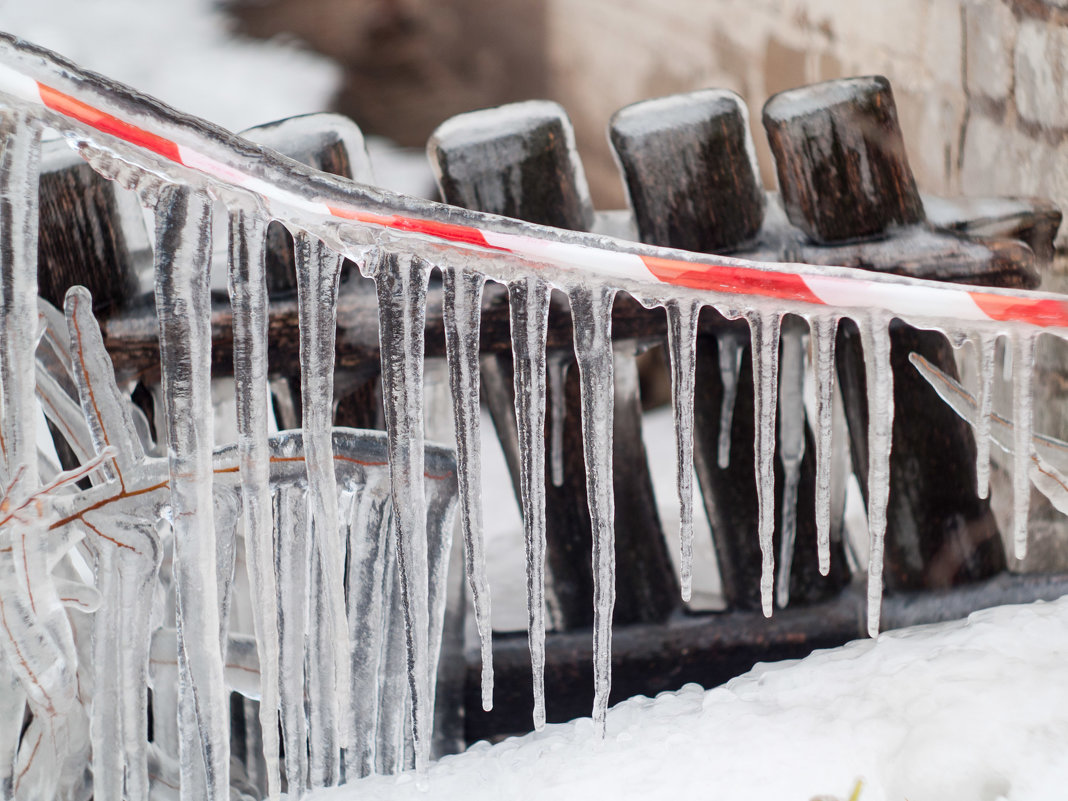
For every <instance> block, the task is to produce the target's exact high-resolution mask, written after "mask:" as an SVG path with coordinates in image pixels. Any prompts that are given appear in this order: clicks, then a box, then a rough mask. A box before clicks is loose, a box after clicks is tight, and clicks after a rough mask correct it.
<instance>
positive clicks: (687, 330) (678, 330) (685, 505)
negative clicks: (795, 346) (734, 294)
mask: <svg viewBox="0 0 1068 801" xmlns="http://www.w3.org/2000/svg"><path fill="white" fill-rule="evenodd" d="M700 312H701V304H700V302H698V301H689V302H680V301H672V302H671V303H669V304H668V306H667V319H668V330H667V335H668V353H669V357H670V361H671V408H672V413H673V415H674V417H675V452H676V459H675V470H676V476H677V481H676V486H677V487H678V493H679V552H680V554H681V559H680V560H679V561H680V573H681V576H680V582H679V583H680V585H681V587H682V600H683V601H689V600H690V594H691V591H692V589H693V394H694V381H695V373H696V370H697V350H696V344H697V322H698V317H699V316H700ZM732 406H733V404H732ZM728 430H729V426H728ZM727 445H728V447H729V446H730V437H729V435H728V437H727Z"/></svg>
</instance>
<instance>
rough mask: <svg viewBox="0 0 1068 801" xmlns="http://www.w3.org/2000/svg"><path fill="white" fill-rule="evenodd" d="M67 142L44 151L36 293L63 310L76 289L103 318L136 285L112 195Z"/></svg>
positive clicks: (108, 185)
mask: <svg viewBox="0 0 1068 801" xmlns="http://www.w3.org/2000/svg"><path fill="white" fill-rule="evenodd" d="M116 191H119V189H118V186H117V185H116V184H115V183H114V182H112V181H109V180H107V179H106V178H103V177H101V176H100V175H98V174H97V173H96V172H95V171H94V170H93V168H92V167H90V166H89V165H88V164H86V163H85V161H83V160H82V158H81V157H80V156H79V155H78V154H77V153H75V152H74V151H73V150H71V147H70V145H69V144H67V142H66V140H56V141H52V142H47V143H45V144H44V145H43V147H42V154H41V177H40V198H41V200H40V222H39V224H38V245H37V254H38V257H37V258H38V262H37V285H38V291H39V293H40V295H41V297H43V298H44V299H45V300H47V301H48V302H49V303H51V304H52V305H53V306H55V307H57V308H59V309H62V308H63V298H64V296H65V295H66V294H67V290H68V289H70V288H71V287H72V286H74V285H75V284H80V285H81V286H84V287H86V288H87V289H88V290H89V291H90V292H91V293H92V295H93V312H94V313H95V314H98V315H101V316H104V315H106V314H107V313H109V312H112V311H114V310H115V309H116V308H118V307H120V306H122V305H123V304H124V303H126V302H127V301H128V300H130V299H131V298H132V297H133V296H134V295H135V294H136V292H137V289H138V280H137V275H136V272H135V270H134V266H133V263H132V260H131V258H130V253H129V251H128V250H127V247H126V237H125V236H124V233H123V229H122V221H121V219H120V216H119V207H118V203H117V202H116V198H115V192H116Z"/></svg>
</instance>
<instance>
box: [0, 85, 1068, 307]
mask: <svg viewBox="0 0 1068 801" xmlns="http://www.w3.org/2000/svg"><path fill="white" fill-rule="evenodd" d="M0 93H3V94H7V95H9V96H13V97H15V98H18V99H20V100H23V101H28V102H31V103H35V104H39V105H42V106H44V107H46V108H48V109H50V110H51V111H53V112H56V113H58V114H62V115H64V116H66V117H69V118H70V119H73V120H77V121H78V122H80V123H82V124H83V125H87V126H89V127H90V128H92V129H94V130H96V131H99V132H101V133H104V134H107V135H109V136H114V137H116V138H117V139H120V140H122V141H124V142H126V143H127V144H130V145H133V146H135V147H139V148H143V149H145V150H148V151H150V152H152V153H154V154H155V155H157V156H159V157H162V158H164V159H167V160H169V161H172V162H174V163H177V164H181V165H183V166H185V167H188V168H190V169H194V170H197V171H200V172H202V173H204V174H206V175H208V176H210V177H211V178H213V179H215V180H218V181H222V182H224V183H227V184H230V185H233V186H238V187H241V188H243V189H247V190H249V191H252V192H255V193H257V194H259V195H261V196H262V197H264V198H266V199H267V200H268V202H271V201H274V202H279V203H282V204H284V205H285V206H288V207H291V208H294V207H295V208H298V209H304V210H307V211H309V212H312V213H314V214H316V215H320V216H328V217H334V218H337V219H343V220H351V221H354V222H359V223H362V224H365V225H377V226H382V227H385V228H389V229H393V230H396V231H406V232H411V233H415V234H420V235H422V236H427V237H431V238H433V239H437V240H440V241H444V242H450V243H455V244H458V245H467V246H472V245H473V246H476V247H480V248H486V249H491V250H499V251H504V252H508V253H512V254H514V255H516V256H520V257H524V258H528V259H532V260H534V261H537V262H542V263H545V262H548V263H552V264H556V265H559V266H561V267H564V268H569V269H582V270H585V271H588V272H589V273H590V274H595V275H598V276H602V277H605V278H614V279H620V280H625V281H640V282H649V281H655V282H659V283H663V284H669V285H674V286H680V287H687V288H690V289H698V290H709V291H713V292H718V293H728V294H740V295H752V296H757V297H768V298H778V299H783V300H792V301H799V302H802V303H809V304H814V305H828V306H840V307H846V308H878V309H884V310H886V311H889V312H891V313H899V314H905V315H917V316H922V317H936V318H942V319H955V320H964V321H991V320H992V321H999V322H1017V323H1025V324H1029V325H1033V326H1038V327H1042V328H1050V327H1053V328H1068V299H1060V298H1051V297H1048V296H1046V297H1042V296H1037V295H1035V294H1034V293H1029V292H1027V291H1023V290H1020V291H1013V292H1007V291H1001V292H983V291H980V290H975V289H970V288H968V287H964V286H961V285H959V284H937V285H935V284H931V283H929V282H925V283H916V282H912V281H901V282H891V281H888V280H878V281H872V280H868V279H865V278H864V277H863V276H862V275H860V274H858V273H859V271H854V272H853V273H852V274H845V273H843V274H838V275H813V274H810V273H800V272H793V271H791V270H789V269H784V267H785V265H781V264H776V265H769V264H763V263H757V262H750V263H749V265H748V266H747V265H746V264H745V263H741V262H739V261H734V262H733V263H730V264H726V263H722V262H716V261H710V260H707V259H700V260H697V261H688V260H683V259H673V258H667V257H662V256H654V255H645V254H639V253H628V252H623V251H614V250H608V249H603V248H591V247H587V246H584V245H579V244H574V243H570V242H560V241H556V240H552V239H548V238H539V237H536V236H529V235H523V234H511V233H506V232H501V231H491V230H483V229H480V228H477V227H474V226H470V225H462V224H457V223H446V222H440V221H435V220H427V219H420V218H417V217H408V216H404V215H400V214H380V213H374V212H368V211H366V210H360V209H356V208H351V207H346V206H339V205H332V204H328V203H327V202H320V201H317V200H315V199H314V198H309V197H306V196H304V195H301V194H298V193H295V192H290V191H287V190H285V189H283V188H281V187H279V186H277V185H275V184H273V183H271V182H270V181H266V180H264V179H262V178H258V177H256V176H253V175H250V174H248V173H246V172H244V171H242V170H240V169H238V168H236V167H234V166H232V165H228V164H224V163H222V162H220V161H218V160H216V159H213V158H211V157H209V156H207V155H205V154H203V153H201V152H200V151H199V150H197V149H196V148H191V147H189V146H188V145H183V144H179V143H177V142H175V141H172V140H170V139H167V138H166V137H163V136H160V135H158V134H155V133H153V132H151V131H148V130H146V129H144V128H142V127H140V126H138V125H135V124H133V123H130V122H128V121H126V120H123V119H120V118H119V117H117V116H115V115H113V114H110V113H108V112H105V111H102V110H100V109H97V108H95V107H93V106H91V105H89V104H88V103H85V102H83V101H81V100H78V99H77V98H75V97H72V96H70V95H67V94H64V93H63V92H60V91H58V90H56V89H54V88H52V87H50V86H46V85H45V84H43V83H41V82H39V81H37V80H35V79H33V78H31V77H28V76H26V75H23V74H22V73H20V72H18V71H17V70H15V69H13V68H11V67H10V66H7V65H4V64H0ZM334 202H335V203H336V201H334Z"/></svg>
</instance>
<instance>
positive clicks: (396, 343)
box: [373, 253, 433, 776]
mask: <svg viewBox="0 0 1068 801" xmlns="http://www.w3.org/2000/svg"><path fill="white" fill-rule="evenodd" d="M373 272H374V279H375V283H376V285H377V287H378V330H379V341H380V348H381V354H382V399H383V406H384V408H385V412H386V431H387V435H388V439H389V468H390V479H391V486H392V495H393V514H394V516H395V519H396V524H397V532H398V551H397V553H398V557H399V566H400V579H401V580H400V591H401V598H402V601H403V608H404V620H405V631H406V638H407V644H408V683H409V686H410V688H411V694H412V733H413V739H414V742H415V767H416V771H417V772H418V773H419V774H420V775H421V776H422V775H425V773H426V770H427V766H428V764H429V762H430V731H431V726H432V725H433V709H431V708H430V707H429V699H430V698H431V691H430V681H431V676H430V675H429V669H430V668H429V665H430V663H429V656H428V650H429V642H428V635H429V611H428V609H427V604H428V596H429V589H428V584H429V578H428V573H427V570H428V568H427V541H426V501H425V496H424V493H423V326H424V321H425V319H426V291H427V282H428V280H429V278H430V268H429V266H427V265H426V263H425V262H422V261H419V260H416V259H413V258H410V257H408V256H403V255H399V254H392V253H381V254H379V257H378V261H377V264H376V265H375V266H374V269H373Z"/></svg>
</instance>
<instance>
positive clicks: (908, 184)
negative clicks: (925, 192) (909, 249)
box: [764, 75, 923, 243]
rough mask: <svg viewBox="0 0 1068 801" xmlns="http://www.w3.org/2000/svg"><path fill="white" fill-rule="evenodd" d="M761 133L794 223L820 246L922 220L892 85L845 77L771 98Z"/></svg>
mask: <svg viewBox="0 0 1068 801" xmlns="http://www.w3.org/2000/svg"><path fill="white" fill-rule="evenodd" d="M764 128H765V129H766V130H767V132H768V142H769V143H770V144H771V151H772V153H773V154H774V156H775V165H776V168H777V169H778V174H779V187H780V189H781V190H782V198H783V205H784V206H785V208H786V213H787V215H788V216H789V217H790V222H792V223H793V224H794V225H796V226H797V227H798V228H800V229H801V230H802V231H804V232H805V233H806V234H808V235H809V236H810V237H812V239H813V240H815V241H817V242H823V243H827V242H840V241H843V240H850V239H862V238H864V237H869V236H876V235H880V234H883V233H886V231H888V230H889V229H891V228H893V227H895V226H901V225H912V224H914V223H918V222H921V221H922V220H923V203H921V202H920V195H919V192H918V191H917V190H916V182H915V180H913V177H912V170H911V169H910V168H909V162H908V157H907V156H906V154H905V142H904V139H903V138H902V136H901V129H900V127H899V126H898V121H897V107H896V106H895V105H894V96H893V93H892V92H891V90H890V82H889V81H887V80H886V78H884V77H882V76H881V75H875V76H871V77H865V78H848V79H842V80H835V81H827V82H826V83H820V84H816V85H814V86H805V87H802V88H800V89H790V90H787V91H785V92H780V93H779V94H777V95H774V96H773V97H772V98H771V99H769V100H768V102H767V103H766V104H765V105H764Z"/></svg>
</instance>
